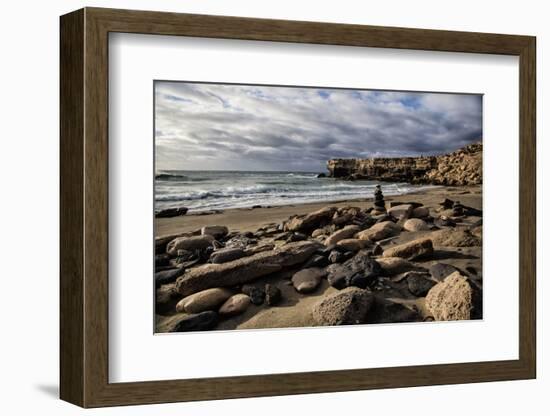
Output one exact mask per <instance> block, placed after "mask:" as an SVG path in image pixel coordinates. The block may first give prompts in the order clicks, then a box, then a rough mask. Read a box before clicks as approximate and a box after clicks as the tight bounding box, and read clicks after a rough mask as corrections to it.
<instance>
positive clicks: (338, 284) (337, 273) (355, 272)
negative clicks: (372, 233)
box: [326, 251, 382, 289]
mask: <svg viewBox="0 0 550 416" xmlns="http://www.w3.org/2000/svg"><path fill="white" fill-rule="evenodd" d="M326 271H327V273H328V277H327V280H328V282H329V284H330V285H331V286H333V287H335V288H337V289H342V288H344V287H348V286H357V287H361V288H365V287H367V286H368V285H369V284H370V283H372V281H373V280H374V279H375V278H376V277H378V276H380V274H381V273H382V268H381V267H380V265H379V264H378V263H377V262H376V260H374V259H373V258H372V257H371V256H370V255H369V253H368V252H366V251H360V252H359V253H357V255H356V256H355V257H352V258H351V259H349V260H347V261H345V262H344V263H342V264H333V265H331V266H329V267H327V269H326Z"/></svg>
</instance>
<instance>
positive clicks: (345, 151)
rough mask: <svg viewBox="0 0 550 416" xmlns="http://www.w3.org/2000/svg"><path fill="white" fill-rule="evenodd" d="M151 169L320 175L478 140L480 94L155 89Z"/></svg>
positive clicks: (218, 87) (191, 86)
mask: <svg viewBox="0 0 550 416" xmlns="http://www.w3.org/2000/svg"><path fill="white" fill-rule="evenodd" d="M155 94H156V108H155V123H156V134H155V144H156V158H157V169H158V170H163V169H225V170H304V171H323V170H324V169H325V166H326V161H327V160H328V159H331V158H351V157H363V158H365V157H376V156H416V155H420V154H424V155H427V154H439V153H444V152H449V151H453V150H455V149H457V148H459V147H461V146H464V145H466V144H468V143H471V142H473V141H478V140H480V139H481V129H482V120H481V111H482V109H481V96H478V95H462V94H429V93H409V92H403V93H399V92H384V91H364V90H362V91H358V90H331V89H326V88H323V89H318V88H287V87H260V86H236V85H216V84H191V83H178V82H158V83H156V84H155Z"/></svg>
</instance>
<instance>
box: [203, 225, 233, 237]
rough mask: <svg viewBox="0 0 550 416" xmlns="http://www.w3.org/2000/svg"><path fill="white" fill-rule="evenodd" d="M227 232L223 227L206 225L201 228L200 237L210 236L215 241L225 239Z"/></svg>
mask: <svg viewBox="0 0 550 416" xmlns="http://www.w3.org/2000/svg"><path fill="white" fill-rule="evenodd" d="M228 233H229V230H228V229H227V227H226V226H225V225H207V226H204V227H202V228H201V234H202V235H211V236H212V237H214V238H215V239H216V240H218V239H220V238H222V237H225V236H226V235H227V234H228Z"/></svg>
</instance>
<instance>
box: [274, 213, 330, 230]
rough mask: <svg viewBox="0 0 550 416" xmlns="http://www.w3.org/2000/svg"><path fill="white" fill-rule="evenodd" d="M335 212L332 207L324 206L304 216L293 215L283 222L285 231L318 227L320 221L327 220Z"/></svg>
mask: <svg viewBox="0 0 550 416" xmlns="http://www.w3.org/2000/svg"><path fill="white" fill-rule="evenodd" d="M335 212H336V208H334V207H325V208H321V209H319V210H317V211H314V212H310V213H309V214H307V215H305V216H304V217H302V218H300V217H295V218H292V219H290V220H289V221H288V222H287V223H286V224H285V227H284V228H285V231H307V230H313V229H315V228H318V227H319V226H320V225H321V223H323V222H329V221H330V220H331V219H332V216H333V215H334V213H335Z"/></svg>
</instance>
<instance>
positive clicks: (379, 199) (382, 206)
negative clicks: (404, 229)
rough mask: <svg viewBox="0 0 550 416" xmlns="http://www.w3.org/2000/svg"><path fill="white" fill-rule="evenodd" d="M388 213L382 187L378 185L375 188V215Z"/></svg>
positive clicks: (373, 212)
mask: <svg viewBox="0 0 550 416" xmlns="http://www.w3.org/2000/svg"><path fill="white" fill-rule="evenodd" d="M385 213H386V203H385V201H384V195H383V194H382V187H381V186H380V185H376V189H375V190H374V209H373V211H372V214H373V215H380V214H385Z"/></svg>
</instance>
